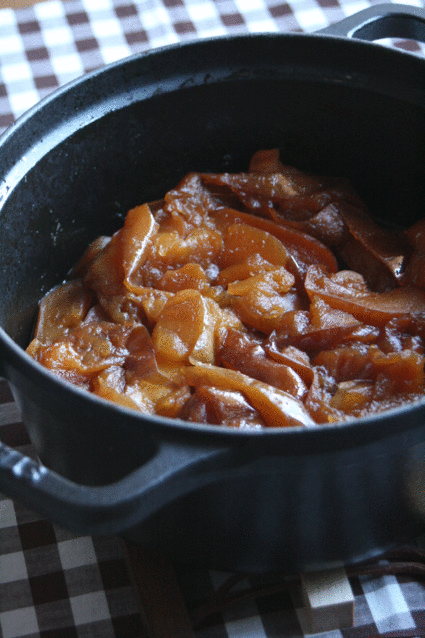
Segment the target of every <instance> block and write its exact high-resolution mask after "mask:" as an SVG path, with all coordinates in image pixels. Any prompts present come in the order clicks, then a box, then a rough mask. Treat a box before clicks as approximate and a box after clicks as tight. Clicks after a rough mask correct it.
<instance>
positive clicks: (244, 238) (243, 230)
mask: <svg viewBox="0 0 425 638" xmlns="http://www.w3.org/2000/svg"><path fill="white" fill-rule="evenodd" d="M254 254H256V255H260V257H262V258H263V259H266V260H267V261H268V262H269V263H271V264H273V265H275V266H285V264H286V261H287V253H286V250H285V248H284V246H283V244H282V242H281V241H279V239H277V238H276V237H274V236H273V235H271V234H270V233H268V232H267V231H264V230H261V229H260V228H254V227H253V226H249V225H248V224H231V225H230V226H229V227H228V228H227V231H226V233H225V234H224V244H223V252H222V253H221V254H220V255H219V265H220V267H221V268H227V267H228V266H233V265H234V264H238V263H240V262H241V261H245V260H246V259H248V257H250V256H252V255H254Z"/></svg>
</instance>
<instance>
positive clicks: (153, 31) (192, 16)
mask: <svg viewBox="0 0 425 638" xmlns="http://www.w3.org/2000/svg"><path fill="white" fill-rule="evenodd" d="M405 1H406V2H408V1H409V0H405ZM377 3H378V2H377V1H375V0H345V1H344V0H339V1H338V0H294V1H292V2H282V1H280V0H134V1H133V2H131V1H129V0H64V1H61V0H49V1H47V2H41V3H39V4H36V5H34V6H33V7H31V8H26V9H21V10H16V11H14V10H12V9H2V10H0V132H1V131H3V130H4V129H6V128H7V127H8V126H9V125H10V124H12V123H13V121H14V120H15V119H16V118H17V117H19V116H20V115H21V114H22V113H24V112H25V111H26V110H28V109H29V108H30V107H31V106H33V105H34V104H35V103H37V102H38V101H39V100H40V99H42V98H43V97H45V96H46V95H48V94H49V93H51V92H52V91H53V90H54V89H56V88H57V87H59V86H62V85H63V84H65V83H66V82H68V81H71V80H73V79H74V78H76V77H78V76H81V75H83V74H84V73H87V72H88V71H91V70H93V69H95V68H98V67H101V66H102V65H104V64H107V63H109V62H113V61H116V60H118V59H120V58H123V57H125V56H128V55H131V54H132V53H136V52H139V51H143V50H146V49H150V48H153V47H159V46H163V45H167V44H172V43H177V42H182V41H185V40H190V39H196V38H206V37H212V36H221V35H226V34H231V33H246V32H279V31H303V32H313V31H315V30H318V29H321V28H323V27H326V26H328V25H329V24H331V23H333V22H336V21H338V20H340V19H342V18H343V17H345V16H347V15H351V14H353V13H355V12H357V11H359V10H361V9H364V8H366V7H368V6H370V5H371V4H377ZM410 3H411V4H414V5H416V6H424V2H415V1H413V0H410ZM383 44H385V45H386V46H395V47H402V48H405V49H406V50H408V51H410V52H411V53H413V54H416V55H425V45H423V44H419V43H414V42H405V41H394V40H393V41H388V42H384V43H383ZM0 440H1V441H3V442H4V443H5V444H7V445H10V446H11V447H14V448H17V449H19V450H20V451H22V452H24V453H25V454H29V455H31V454H32V453H33V450H32V446H31V444H30V441H29V438H28V435H27V432H26V429H25V427H24V425H23V424H22V423H21V421H20V416H19V412H18V410H17V407H16V405H15V403H14V402H13V398H12V396H11V394H10V391H9V389H8V386H7V384H6V382H1V381H0ZM175 574H176V578H177V582H178V585H179V588H180V591H181V594H182V597H183V599H184V602H185V605H186V606H187V610H188V613H189V614H190V613H191V610H193V609H195V608H196V607H197V606H199V604H200V603H202V602H203V601H205V600H208V599H209V598H211V597H213V596H214V592H216V591H217V589H218V588H219V587H220V585H221V584H222V583H223V581H225V580H226V579H227V578H229V574H222V573H216V572H208V571H203V570H196V569H192V568H189V567H185V566H175ZM132 577H133V575H132V572H131V570H130V569H129V567H128V563H127V558H126V550H125V546H124V542H123V541H122V540H121V539H119V538H117V537H108V538H101V539H99V538H91V537H89V536H80V535H78V534H74V533H70V532H67V531H66V530H63V529H61V528H59V527H57V526H56V525H54V524H52V523H51V522H49V521H47V520H44V519H43V518H41V517H40V516H38V515H36V514H34V513H33V512H30V511H27V510H26V509H25V508H24V507H22V506H21V505H20V504H19V503H17V502H14V501H12V500H10V499H8V498H7V497H6V496H2V495H1V494H0V638H22V637H23V636H26V637H28V638H74V637H77V638H144V637H145V636H147V635H148V634H147V630H146V628H145V625H144V624H143V623H142V616H141V614H140V609H139V601H138V598H137V595H136V590H135V589H134V587H133V584H132ZM259 578H260V579H261V578H263V579H266V580H265V582H266V583H267V587H266V595H262V596H258V597H252V596H250V597H249V596H248V597H245V598H244V596H241V597H240V598H239V599H238V601H237V602H235V604H233V605H232V606H225V608H224V609H222V610H221V611H216V612H215V613H212V614H210V615H208V617H207V618H205V619H204V620H203V622H201V623H199V624H198V625H196V626H195V627H194V629H193V632H194V633H193V635H194V636H196V638H272V637H273V638H283V637H285V638H301V637H303V636H306V635H307V634H308V631H309V630H308V626H307V620H306V616H305V612H304V609H303V606H302V601H301V594H300V587H299V583H298V582H297V580H296V579H294V580H293V581H291V582H289V583H287V586H285V587H280V586H276V583H275V582H274V581H273V577H266V576H264V577H257V578H256V579H251V580H250V581H249V580H245V581H244V580H240V581H238V583H237V585H236V591H239V592H242V594H243V592H244V591H245V589H246V588H247V587H248V588H249V587H252V586H254V585H258V584H259V583H258V580H259ZM254 581H256V582H254ZM351 584H352V587H353V591H354V593H355V595H356V616H355V627H354V628H353V629H347V630H343V631H334V632H332V633H331V634H326V635H327V636H329V637H331V638H360V637H364V638H371V636H373V635H381V636H383V635H385V633H386V632H393V636H394V637H395V636H398V637H400V636H406V637H407V636H416V635H425V588H424V586H423V584H422V582H421V581H418V580H417V579H415V578H412V577H411V576H409V575H404V576H401V575H383V576H380V577H371V576H365V575H363V576H355V577H353V578H352V579H351ZM165 613H166V612H165ZM394 632H395V633H394ZM164 638H165V636H164ZM173 638H174V637H173ZM183 638H186V637H185V636H184V637H183Z"/></svg>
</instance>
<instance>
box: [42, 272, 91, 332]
mask: <svg viewBox="0 0 425 638" xmlns="http://www.w3.org/2000/svg"><path fill="white" fill-rule="evenodd" d="M91 302H92V294H91V292H89V291H88V290H87V288H86V287H85V286H83V283H82V281H81V280H80V279H73V280H71V281H68V282H67V283H64V284H61V285H60V286H56V287H55V288H53V289H52V290H51V291H50V292H48V293H47V295H45V296H44V297H43V299H42V300H41V303H40V306H39V313H38V319H37V325H36V329H35V334H34V337H35V338H36V339H38V341H40V342H41V343H53V342H54V341H55V339H56V338H57V337H59V336H60V335H61V334H64V333H66V332H67V331H68V330H69V329H70V328H75V327H76V326H78V325H79V324H80V323H81V322H82V321H83V319H84V317H85V316H86V314H87V312H88V310H89V308H90V305H91Z"/></svg>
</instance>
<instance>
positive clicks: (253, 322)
mask: <svg viewBox="0 0 425 638" xmlns="http://www.w3.org/2000/svg"><path fill="white" fill-rule="evenodd" d="M293 284H294V277H293V276H292V275H291V274H290V273H289V272H288V271H287V270H285V268H275V269H273V270H271V271H269V272H266V273H263V274H259V275H254V276H253V277H250V278H249V279H244V280H243V281H237V282H234V283H231V284H229V285H228V287H227V292H228V294H229V296H230V303H231V307H232V308H233V309H234V310H235V312H236V313H237V315H238V317H239V318H240V319H241V321H242V322H243V323H245V324H246V325H248V326H250V327H252V328H255V329H256V330H260V332H263V333H264V334H270V332H271V331H272V330H274V329H275V328H276V326H277V325H278V324H279V323H280V318H281V316H282V314H283V313H285V312H288V311H289V310H290V309H292V308H293V307H294V304H296V305H298V304H299V303H300V302H299V298H298V295H297V293H296V292H294V293H293V294H288V293H290V291H291V288H292V286H293Z"/></svg>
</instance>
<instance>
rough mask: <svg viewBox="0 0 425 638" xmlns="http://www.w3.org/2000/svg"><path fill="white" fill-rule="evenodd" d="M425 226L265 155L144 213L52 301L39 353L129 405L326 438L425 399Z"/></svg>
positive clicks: (133, 213) (96, 251)
mask: <svg viewBox="0 0 425 638" xmlns="http://www.w3.org/2000/svg"><path fill="white" fill-rule="evenodd" d="M424 237H425V222H418V223H416V224H415V225H414V226H412V227H411V228H410V229H408V230H407V231H405V232H402V233H400V232H399V231H398V232H392V231H389V230H385V229H383V228H380V227H378V226H377V225H376V223H375V222H374V221H373V219H372V217H371V216H370V215H369V213H368V211H366V209H365V206H364V205H363V203H362V202H361V201H360V199H359V197H358V196H357V194H356V193H355V192H354V191H353V189H352V188H351V186H350V184H348V183H346V182H345V181H344V180H340V179H334V178H323V177H318V176H310V175H306V174H304V173H302V172H301V171H299V170H297V169H296V168H293V167H289V166H284V165H283V164H282V163H281V162H280V160H279V154H278V152H277V151H275V150H270V151H259V152H258V153H256V154H255V155H254V157H253V158H252V160H251V163H250V165H249V167H248V170H247V172H245V173H238V174H229V173H222V174H207V173H190V174H188V175H187V176H186V177H185V178H184V179H183V180H182V181H181V182H180V183H179V184H178V185H177V186H176V188H174V189H173V190H171V191H169V192H168V193H166V195H165V197H164V199H163V200H161V201H158V202H154V203H150V204H142V205H140V206H137V207H136V208H133V209H132V210H130V211H129V212H128V214H127V217H126V220H125V223H124V226H123V227H122V228H121V229H120V230H119V231H118V232H116V233H115V234H114V235H113V236H112V237H100V238H98V239H97V240H95V241H94V242H93V243H92V244H91V245H90V246H89V247H88V249H87V251H86V252H85V254H84V255H83V257H82V259H81V260H80V262H79V263H78V264H77V265H76V267H75V268H74V270H73V273H72V277H71V278H70V279H69V281H67V282H66V283H64V284H62V285H59V286H58V287H56V288H54V289H53V290H52V291H51V292H50V293H49V294H48V295H46V297H45V298H44V299H43V300H42V302H41V305H40V311H39V317H38V323H37V328H36V333H35V336H34V339H33V341H32V342H31V344H30V345H29V347H28V352H29V353H30V354H31V355H32V356H33V357H34V358H35V359H37V360H38V361H39V362H40V363H41V364H42V365H44V366H45V367H47V368H49V369H51V370H52V371H53V372H55V373H56V374H58V375H59V376H61V377H63V378H65V379H67V380H68V381H70V382H72V383H74V384H76V385H79V386H82V387H83V388H85V389H87V390H88V391H90V392H93V393H95V394H97V395H99V396H101V397H104V398H106V399H109V400H111V401H114V402H116V403H118V404H121V405H124V406H127V407H130V408H133V409H136V410H141V411H142V412H145V413H155V414H158V415H162V416H167V417H179V418H183V419H185V420H188V421H193V422H199V423H210V424H217V425H228V426H233V427H240V428H255V429H261V428H264V427H283V426H288V425H291V426H292V425H298V426H305V427H314V426H316V425H317V424H325V423H334V422H338V421H344V420H347V419H351V418H354V417H359V416H367V415H369V414H374V413H376V412H379V411H381V410H386V409H389V408H391V407H394V406H397V405H400V404H404V403H406V402H413V401H417V400H418V399H420V398H421V397H422V396H423V393H424V344H423V339H424V338H425V314H424V313H425V291H424V289H423V285H424V284H425V281H424V279H423V273H424V271H425V269H424V268H423V264H424V260H425V257H424V255H425V239H424Z"/></svg>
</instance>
